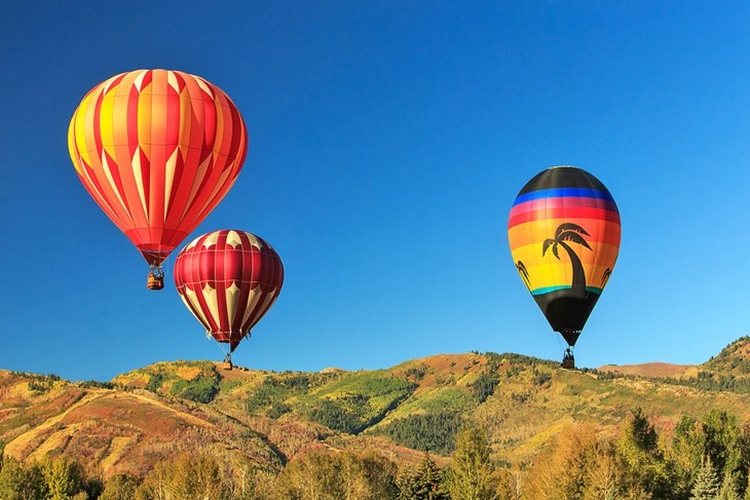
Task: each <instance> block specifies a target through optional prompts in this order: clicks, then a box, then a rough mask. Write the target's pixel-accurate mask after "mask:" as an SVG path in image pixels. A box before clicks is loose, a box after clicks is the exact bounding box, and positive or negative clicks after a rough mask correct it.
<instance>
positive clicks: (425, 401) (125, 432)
mask: <svg viewBox="0 0 750 500" xmlns="http://www.w3.org/2000/svg"><path fill="white" fill-rule="evenodd" d="M637 407H640V408H642V409H643V412H644V414H646V415H649V416H650V417H651V420H652V422H653V423H654V424H655V426H656V427H657V428H658V429H659V430H661V431H665V432H667V433H669V432H671V430H672V428H673V427H674V425H675V424H676V423H677V422H678V421H679V419H680V418H681V416H682V415H691V416H694V417H699V416H700V415H702V414H703V413H705V412H706V411H707V410H708V409H711V408H720V409H724V410H727V411H730V412H731V413H733V414H735V415H737V416H738V417H739V418H740V419H741V420H745V421H747V420H750V338H748V337H744V338H742V339H739V340H737V341H736V342H733V343H732V344H730V345H729V346H727V347H726V348H725V349H724V350H722V352H721V353H719V354H718V355H717V356H716V357H714V358H712V359H711V360H709V361H707V362H706V363H703V364H702V365H698V366H676V365H668V364H664V363H650V364H648V365H636V366H627V367H616V366H611V365H608V366H605V367H602V368H601V369H598V370H565V369H562V368H560V367H559V365H558V364H557V363H555V362H551V361H545V360H540V359H536V358H531V357H526V356H521V355H517V354H494V353H486V354H479V353H468V354H455V355H437V356H432V357H428V358H424V359H418V360H411V361H407V362H404V363H401V364H399V365H397V366H394V367H391V368H387V369H382V370H366V371H356V372H347V371H343V370H337V369H329V370H324V371H323V372H320V373H307V372H280V373H279V372H266V371H255V370H247V369H244V368H241V367H240V368H236V369H235V370H232V371H224V370H222V369H221V366H220V365H218V364H215V363H211V362H205V361H197V362H188V361H180V362H174V363H157V364H154V365H151V366H147V367H144V368H141V369H138V370H135V371H132V372H129V373H125V374H122V375H120V376H118V377H116V378H115V379H113V380H112V381H111V382H107V383H98V382H87V383H81V382H68V381H65V380H60V379H59V378H58V377H55V376H45V375H35V374H27V373H15V372H8V371H0V440H2V441H3V442H4V443H5V453H6V454H8V455H10V456H13V457H16V458H18V459H22V460H35V459H40V458H43V457H44V456H55V455H68V456H73V457H75V458H76V459H77V460H79V461H81V462H83V463H84V464H85V465H86V466H87V467H89V468H92V469H94V468H95V469H98V470H100V471H101V472H102V474H103V475H105V476H110V475H112V474H116V473H120V472H128V473H132V474H135V475H143V474H144V473H145V472H146V471H147V470H149V469H150V468H151V467H152V466H153V464H154V463H156V462H158V461H159V460H162V459H164V458H166V457H169V456H171V455H173V454H175V453H177V452H181V451H192V450H198V449H205V448H208V449H211V450H212V452H213V453H214V454H218V455H221V456H225V457H226V459H227V460H232V461H241V462H245V463H248V464H252V465H253V466H254V467H256V468H260V469H263V470H267V471H269V472H271V473H274V472H278V471H279V470H280V469H281V468H282V467H283V465H284V464H285V463H286V462H288V461H289V460H292V459H294V457H295V456H297V455H298V454H300V453H305V452H306V451H307V450H309V449H312V448H316V447H328V448H333V449H359V448H364V447H368V446H372V447H377V448H379V449H381V450H383V451H384V452H385V453H386V454H388V455H389V456H390V457H391V458H393V459H395V460H396V461H398V462H400V463H411V464H413V463H416V462H418V461H419V460H420V457H421V455H422V450H429V451H430V452H431V453H433V455H435V456H436V458H437V460H438V461H440V460H441V455H442V456H446V455H448V454H450V452H451V451H452V449H453V446H454V443H453V437H454V434H455V431H456V430H457V429H458V427H459V426H460V425H461V423H462V422H463V421H464V420H465V419H467V418H473V419H475V420H476V421H477V422H479V423H480V424H481V425H482V426H483V427H484V428H485V429H486V430H487V431H488V434H489V437H490V441H491V443H492V448H493V452H494V453H495V455H496V457H497V458H502V459H503V460H505V461H509V462H524V461H528V460H529V459H531V458H532V457H533V456H534V455H535V454H536V453H537V452H538V451H539V449H540V447H541V446H542V445H543V444H544V443H545V442H546V441H547V440H548V439H549V438H550V437H552V436H554V435H555V434H557V433H558V432H559V431H560V430H561V429H563V428H564V427H565V426H566V425H568V424H569V423H571V422H592V423H595V424H597V425H599V426H601V427H604V428H606V427H611V428H612V429H615V427H616V426H617V425H619V424H620V423H621V422H622V421H623V419H625V418H626V417H627V416H628V415H629V413H630V412H632V411H633V410H634V409H635V408H637Z"/></svg>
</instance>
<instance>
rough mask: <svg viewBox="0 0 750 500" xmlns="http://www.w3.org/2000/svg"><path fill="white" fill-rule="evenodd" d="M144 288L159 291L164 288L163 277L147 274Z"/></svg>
mask: <svg viewBox="0 0 750 500" xmlns="http://www.w3.org/2000/svg"><path fill="white" fill-rule="evenodd" d="M146 288H148V289H149V290H161V289H162V288H164V276H156V275H153V274H149V275H148V280H147V281H146Z"/></svg>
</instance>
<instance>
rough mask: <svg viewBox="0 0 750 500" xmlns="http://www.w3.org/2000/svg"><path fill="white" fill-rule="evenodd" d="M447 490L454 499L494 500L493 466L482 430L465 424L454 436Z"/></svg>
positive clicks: (495, 495)
mask: <svg viewBox="0 0 750 500" xmlns="http://www.w3.org/2000/svg"><path fill="white" fill-rule="evenodd" d="M452 459H453V462H452V465H451V470H450V472H451V473H450V480H449V481H448V490H449V491H450V496H451V498H453V499H454V500H495V499H496V498H497V493H496V491H495V487H496V484H495V482H496V481H495V478H494V472H495V464H493V463H492V461H491V460H490V446H489V443H488V442H487V437H486V435H485V433H484V431H483V430H482V429H480V428H479V427H478V426H476V425H467V426H466V427H464V429H463V430H461V432H459V434H458V436H456V451H455V452H454V453H453V455H452Z"/></svg>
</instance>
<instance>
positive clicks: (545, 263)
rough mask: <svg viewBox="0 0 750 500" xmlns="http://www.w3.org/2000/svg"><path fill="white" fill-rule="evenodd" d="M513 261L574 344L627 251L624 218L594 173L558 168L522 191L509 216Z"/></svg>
mask: <svg viewBox="0 0 750 500" xmlns="http://www.w3.org/2000/svg"><path fill="white" fill-rule="evenodd" d="M508 240H509V243H510V250H511V254H512V256H513V262H514V263H515V264H516V268H517V270H518V272H519V274H520V275H521V279H522V280H523V282H524V284H525V285H526V287H527V288H528V289H529V292H531V295H532V296H533V297H534V299H535V300H536V303H537V305H538V306H539V307H540V308H541V310H542V312H543V313H544V315H545V317H546V318H547V321H549V324H550V326H552V329H553V330H555V331H557V332H560V334H562V336H563V338H565V340H566V341H567V343H568V345H570V346H573V345H575V343H576V340H577V339H578V336H579V335H580V333H581V330H582V329H583V327H584V325H585V324H586V320H588V318H589V315H590V314H591V311H592V309H593V308H594V306H595V305H596V302H597V300H598V299H599V296H600V295H601V293H602V290H604V287H605V285H606V284H607V281H608V280H609V277H610V274H611V273H612V270H613V269H614V265H615V261H616V260H617V253H618V250H619V248H620V215H619V211H618V210H617V205H616V204H615V200H614V199H613V198H612V195H611V194H610V192H609V191H608V190H607V188H606V187H605V186H604V184H602V183H601V182H600V181H599V180H598V179H597V178H596V177H594V176H593V175H591V174H590V173H588V172H586V171H584V170H582V169H580V168H577V167H570V166H560V167H552V168H550V169H547V170H545V171H543V172H541V173H540V174H538V175H536V176H535V177H534V178H533V179H531V180H530V181H529V182H528V183H527V184H526V185H525V186H524V187H523V189H521V192H520V193H518V196H517V197H516V201H515V203H514V204H513V208H512V209H511V211H510V217H509V220H508Z"/></svg>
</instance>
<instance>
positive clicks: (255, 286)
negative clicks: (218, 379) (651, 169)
mask: <svg viewBox="0 0 750 500" xmlns="http://www.w3.org/2000/svg"><path fill="white" fill-rule="evenodd" d="M174 282H175V285H176V286H177V292H178V293H179V294H180V297H181V298H182V301H183V302H184V303H185V305H186V306H187V307H188V309H190V312H192V313H193V315H194V316H195V317H196V318H197V319H198V321H200V323H201V324H202V325H203V326H204V327H205V328H206V335H210V336H211V337H213V338H214V339H215V340H216V341H217V342H220V343H223V344H229V353H228V354H227V357H226V358H225V359H224V362H225V367H226V368H228V369H231V367H232V365H231V353H232V352H234V350H235V349H236V348H237V345H239V343H240V341H241V340H242V339H243V338H245V337H246V336H249V335H250V329H251V328H252V327H253V326H255V324H256V323H258V321H260V319H261V318H262V317H263V315H264V314H266V312H267V311H268V309H270V308H271V306H272V305H273V303H274V301H275V300H276V298H277V297H278V296H279V292H280V291H281V285H282V284H283V282H284V267H283V265H282V264H281V259H280V258H279V255H278V254H277V253H276V252H275V251H274V249H273V248H271V245H269V244H268V243H266V242H265V241H264V240H263V239H261V238H259V237H258V236H255V235H254V234H251V233H247V232H245V231H239V230H234V229H225V230H221V231H214V232H212V233H208V234H204V235H202V236H199V237H198V238H196V239H194V240H193V241H192V242H190V243H189V244H188V245H187V246H186V247H185V248H183V249H182V250H180V253H179V254H178V255H177V259H176V260H175V264H174Z"/></svg>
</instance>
